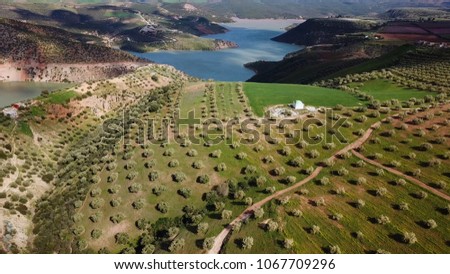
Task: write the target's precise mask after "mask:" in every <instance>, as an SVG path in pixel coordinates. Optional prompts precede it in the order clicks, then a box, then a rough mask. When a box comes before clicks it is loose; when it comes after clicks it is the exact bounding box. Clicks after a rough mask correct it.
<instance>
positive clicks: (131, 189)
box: [128, 183, 142, 193]
mask: <svg viewBox="0 0 450 274" xmlns="http://www.w3.org/2000/svg"><path fill="white" fill-rule="evenodd" d="M141 189H142V185H141V184H138V183H133V184H132V185H131V186H130V187H129V188H128V191H129V192H130V193H138V192H139V191H141Z"/></svg>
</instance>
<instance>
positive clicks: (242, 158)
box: [236, 152, 248, 160]
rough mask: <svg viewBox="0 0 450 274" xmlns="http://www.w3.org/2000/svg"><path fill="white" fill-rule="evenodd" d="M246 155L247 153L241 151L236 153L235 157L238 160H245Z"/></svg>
mask: <svg viewBox="0 0 450 274" xmlns="http://www.w3.org/2000/svg"><path fill="white" fill-rule="evenodd" d="M247 157H248V155H247V153H245V152H241V153H239V154H238V155H236V159H238V160H245V159H247Z"/></svg>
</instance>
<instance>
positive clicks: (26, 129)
mask: <svg viewBox="0 0 450 274" xmlns="http://www.w3.org/2000/svg"><path fill="white" fill-rule="evenodd" d="M18 126H19V131H20V132H21V133H23V134H25V135H27V136H29V137H33V131H31V128H30V125H29V124H28V123H27V122H25V121H20V122H19V125H18Z"/></svg>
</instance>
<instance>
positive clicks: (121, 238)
mask: <svg viewBox="0 0 450 274" xmlns="http://www.w3.org/2000/svg"><path fill="white" fill-rule="evenodd" d="M114 238H115V239H116V243H117V244H120V245H126V244H128V242H129V241H130V236H129V235H128V234H127V233H117V234H116V236H114Z"/></svg>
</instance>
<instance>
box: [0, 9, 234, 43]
mask: <svg viewBox="0 0 450 274" xmlns="http://www.w3.org/2000/svg"><path fill="white" fill-rule="evenodd" d="M206 14H207V13H204V12H203V13H191V14H187V13H182V14H179V13H177V10H175V11H169V10H167V9H165V8H164V7H161V6H156V5H143V4H109V5H108V4H104V5H103V4H92V5H91V4H88V3H86V4H85V5H74V4H70V3H65V4H61V3H43V4H31V3H15V4H2V3H0V17H4V18H9V19H15V20H24V21H27V22H29V21H31V22H33V23H36V24H41V25H46V26H52V27H56V28H61V29H64V30H66V31H70V32H73V33H77V34H80V35H88V36H89V41H90V42H91V43H93V44H98V45H103V46H107V47H112V48H115V47H120V48H123V49H135V50H136V51H153V50H157V49H162V48H163V47H164V49H181V48H180V45H182V46H184V48H183V49H186V50H199V49H205V50H216V49H217V48H218V46H217V45H218V44H220V45H227V43H226V42H224V41H215V40H210V39H203V38H201V37H200V36H204V35H206V34H217V33H224V32H226V31H228V30H227V29H226V28H224V27H222V26H220V25H218V24H216V23H213V22H212V21H210V20H209V19H207V18H205V17H204V16H206ZM198 45H201V47H202V48H199V47H198ZM230 46H234V45H230Z"/></svg>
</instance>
